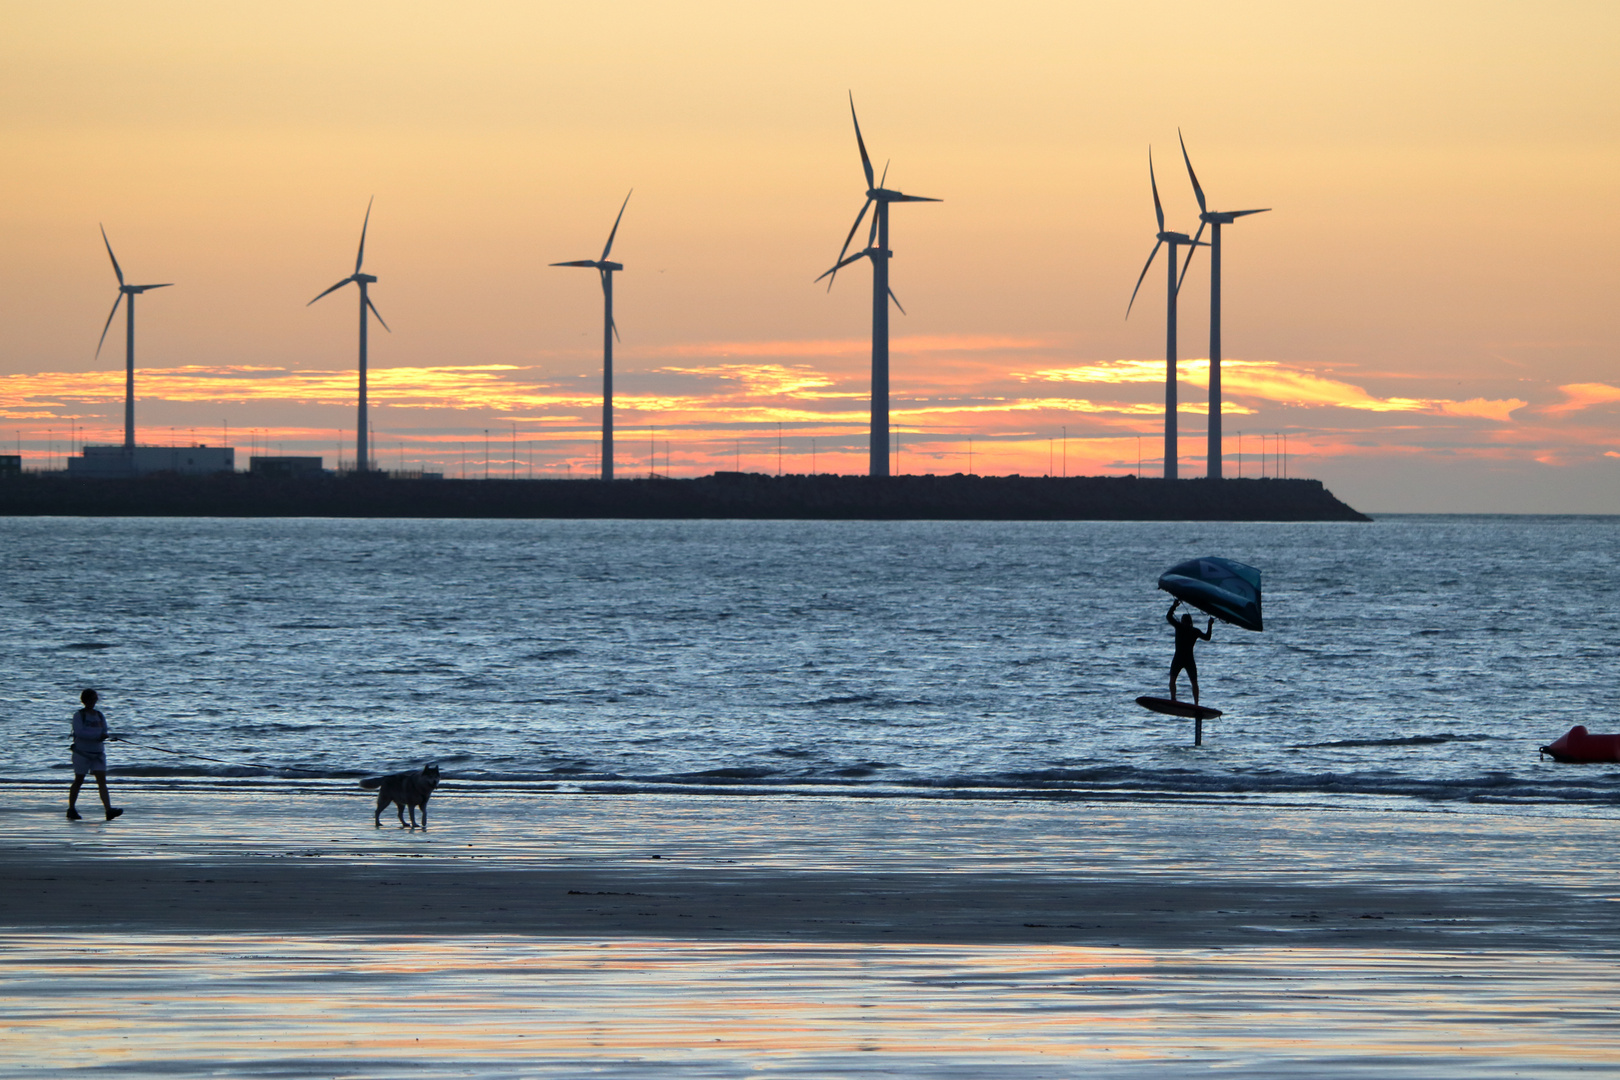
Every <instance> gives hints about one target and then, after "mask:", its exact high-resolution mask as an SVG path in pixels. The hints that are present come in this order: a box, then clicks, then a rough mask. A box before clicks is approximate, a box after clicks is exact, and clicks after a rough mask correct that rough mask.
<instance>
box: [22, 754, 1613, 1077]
mask: <svg viewBox="0 0 1620 1080" xmlns="http://www.w3.org/2000/svg"><path fill="white" fill-rule="evenodd" d="M10 795H11V798H10V799H9V800H8V801H9V802H10V803H11V804H12V805H11V807H10V809H9V810H8V812H6V813H5V814H4V815H3V820H4V840H3V841H0V860H3V863H4V874H5V880H6V883H7V884H6V888H5V890H4V892H3V894H0V933H3V934H4V937H5V941H6V956H7V961H6V966H5V969H4V970H5V976H4V985H3V987H0V1013H3V1014H4V1015H6V1016H8V1017H10V1018H11V1019H9V1020H7V1021H5V1022H4V1026H5V1041H6V1042H7V1044H8V1045H10V1046H12V1047H15V1048H20V1056H19V1057H18V1058H17V1059H16V1060H19V1061H26V1062H28V1063H29V1064H30V1066H31V1067H38V1068H43V1069H47V1070H49V1069H57V1068H67V1067H69V1066H70V1065H86V1064H96V1065H99V1066H102V1067H104V1068H106V1069H108V1070H110V1071H112V1072H114V1073H118V1072H121V1071H127V1072H130V1073H134V1072H143V1071H144V1072H147V1073H150V1072H153V1071H157V1072H163V1073H165V1074H170V1075H185V1074H188V1073H192V1072H204V1071H211V1070H215V1069H217V1068H220V1067H226V1068H227V1069H228V1071H230V1072H231V1073H232V1074H234V1075H270V1074H277V1075H287V1074H289V1073H290V1074H292V1075H311V1076H314V1075H332V1074H334V1073H342V1074H344V1075H382V1074H393V1075H398V1074H401V1073H410V1074H421V1075H468V1074H470V1075H479V1076H485V1075H488V1076H496V1075H537V1074H538V1075H575V1074H577V1073H578V1072H581V1071H591V1072H594V1073H602V1074H606V1075H626V1076H641V1075H648V1076H651V1075H734V1074H737V1075H740V1074H742V1073H745V1072H749V1071H751V1070H753V1069H756V1068H764V1069H768V1070H770V1071H780V1072H783V1073H785V1074H788V1075H795V1074H803V1075H868V1074H880V1073H883V1072H899V1073H904V1074H907V1075H973V1074H975V1073H976V1072H978V1071H980V1070H983V1069H986V1068H992V1067H993V1068H995V1069H997V1070H998V1071H1000V1072H1001V1073H1002V1074H1004V1075H1073V1074H1075V1073H1076V1072H1078V1071H1082V1070H1083V1071H1085V1072H1086V1073H1087V1074H1088V1075H1094V1074H1096V1072H1097V1070H1099V1069H1102V1070H1104V1071H1107V1070H1109V1069H1113V1068H1119V1069H1122V1070H1129V1069H1131V1068H1140V1067H1142V1066H1144V1065H1147V1064H1148V1063H1152V1066H1151V1068H1152V1071H1153V1073H1154V1074H1155V1075H1179V1074H1180V1071H1187V1072H1196V1071H1203V1070H1207V1069H1208V1068H1210V1067H1214V1066H1217V1065H1224V1066H1227V1067H1240V1068H1241V1069H1242V1071H1243V1074H1244V1075H1264V1074H1269V1073H1277V1074H1286V1075H1331V1074H1356V1073H1361V1072H1366V1073H1367V1074H1368V1075H1372V1074H1381V1075H1425V1076H1436V1075H1458V1076H1463V1075H1469V1076H1478V1075H1485V1074H1490V1073H1494V1072H1503V1073H1505V1074H1513V1073H1515V1072H1516V1071H1517V1072H1519V1073H1522V1074H1525V1075H1552V1074H1559V1073H1562V1072H1565V1071H1569V1072H1577V1073H1580V1074H1582V1075H1602V1074H1606V1073H1607V1074H1611V1075H1612V1074H1614V1072H1613V1070H1614V1069H1615V1066H1614V1064H1613V1062H1614V1061H1616V1060H1620V1036H1616V1035H1615V1034H1614V1033H1615V1031H1616V1030H1620V1025H1617V1024H1616V1021H1617V1020H1620V1016H1617V1015H1616V1010H1615V1009H1614V1008H1613V1007H1612V1004H1611V1003H1612V1002H1613V1001H1614V1000H1615V997H1616V992H1617V991H1620V968H1617V966H1616V964H1615V961H1616V960H1617V959H1620V902H1617V901H1620V875H1616V873H1615V871H1614V868H1613V862H1612V858H1611V856H1610V854H1609V844H1608V841H1607V839H1606V837H1607V836H1609V835H1612V827H1613V824H1614V822H1613V818H1612V815H1608V814H1592V815H1589V816H1588V817H1585V818H1582V817H1574V816H1570V815H1555V814H1552V813H1550V812H1547V811H1545V810H1514V809H1511V808H1509V809H1503V808H1490V809H1481V808H1469V807H1460V808H1459V807H1450V808H1441V807H1431V808H1415V807H1411V806H1407V807H1406V808H1405V809H1394V808H1392V807H1390V806H1378V805H1367V806H1363V807H1360V808H1354V807H1352V808H1346V807H1344V806H1336V807H1330V806H1313V805H1309V804H1298V805H1280V804H1268V805H1233V804H1225V805H1221V804H1214V803H1205V804H1184V803H1176V804H1162V805H1144V804H1124V805H1106V804H1095V803H1054V804H1046V805H1029V804H1018V805H1004V804H996V803H993V802H983V803H976V802H970V801H963V800H939V801H932V800H925V799H843V798H815V799H803V798H798V799H795V798H779V799H778V798H768V797H750V798H735V797H731V798H728V797H723V796H718V797H692V796H645V797H617V796H610V797H600V796H582V795H561V794H556V793H537V792H524V791H493V792H480V793H474V792H471V791H467V790H465V789H464V790H461V791H458V790H456V789H455V788H454V787H453V786H450V787H447V789H446V790H444V791H443V792H442V795H441V797H440V798H437V799H435V801H434V804H433V805H434V823H433V827H432V829H431V830H429V831H428V832H426V833H424V832H422V831H420V830H419V831H416V832H414V833H413V832H411V831H408V830H400V829H398V828H397V827H396V826H395V825H394V824H393V822H392V819H391V818H390V819H388V820H389V826H388V827H385V828H383V829H381V830H377V829H374V828H373V827H372V825H371V820H370V807H369V799H367V798H365V797H364V795H363V793H358V792H354V791H350V790H348V789H343V788H337V787H331V788H322V787H319V786H306V787H297V786H286V785H280V786H278V785H273V784H266V785H262V786H261V787H258V788H237V789H235V790H232V789H230V788H204V787H197V788H192V789H185V788H169V789H161V788H157V787H151V788H146V787H142V786H139V785H133V786H128V787H126V788H125V789H124V790H123V791H121V792H120V796H121V797H122V800H123V802H124V804H125V805H126V806H128V807H129V808H130V813H129V814H128V815H126V817H125V818H124V819H120V820H119V821H117V822H112V823H103V822H95V821H86V822H83V823H77V824H69V823H67V822H64V821H62V820H61V819H60V808H59V806H58V803H59V802H60V793H59V792H56V791H54V790H53V789H50V788H46V787H38V788H35V787H28V786H18V787H16V788H12V789H10ZM1370 833H1376V834H1378V835H1380V836H1381V840H1379V841H1370V840H1369V834H1370ZM1013 835H1016V836H1018V837H1020V838H1021V841H1020V843H1019V845H1018V849H1017V850H1009V847H1008V843H1007V841H1008V839H1009V837H1011V836H1013ZM67 1035H72V1036H73V1038H64V1036H67ZM717 1040H718V1042H717ZM66 1046H71V1047H72V1050H71V1052H69V1051H68V1050H67V1049H65V1047H66ZM1133 1063H1134V1064H1133Z"/></svg>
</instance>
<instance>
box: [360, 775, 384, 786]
mask: <svg viewBox="0 0 1620 1080" xmlns="http://www.w3.org/2000/svg"><path fill="white" fill-rule="evenodd" d="M382 784H383V778H382V777H380V776H368V777H366V778H365V779H364V780H362V781H360V786H361V787H363V788H380V787H382Z"/></svg>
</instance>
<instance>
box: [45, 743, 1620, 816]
mask: <svg viewBox="0 0 1620 1080" xmlns="http://www.w3.org/2000/svg"><path fill="white" fill-rule="evenodd" d="M458 758H461V759H462V760H465V759H464V758H463V757H462V756H461V755H456V756H453V757H447V758H442V759H439V762H440V764H441V766H444V765H446V764H450V765H452V766H453V765H454V764H456V763H457V759H458ZM64 767H65V766H64ZM398 767H399V768H401V769H405V768H414V767H415V766H414V765H412V764H411V763H403V764H400V765H399V766H398ZM386 771H390V770H388V769H373V770H356V769H353V768H331V769H323V768H319V767H317V768H305V767H297V768H295V767H292V766H277V765H275V764H272V763H268V762H266V763H234V764H206V763H196V764H173V765H170V764H156V765H134V766H128V767H123V768H120V769H118V770H117V772H118V775H119V776H120V777H123V778H128V779H135V780H138V779H150V780H169V779H185V778H194V779H199V780H204V779H233V778H243V779H245V778H277V779H283V780H298V781H319V780H330V781H347V780H354V779H358V778H361V777H365V776H374V775H377V774H378V773H379V772H386ZM879 774H882V775H879ZM874 777H876V778H875V779H874ZM444 779H445V782H446V783H461V784H469V785H474V786H478V785H517V786H533V787H539V788H545V789H557V788H564V789H568V790H575V791H580V792H585V793H593V794H603V795H612V794H648V793H664V794H680V793H710V794H713V793H718V792H724V793H726V794H732V795H781V794H789V793H791V794H798V795H859V796H866V797H924V798H930V799H951V798H961V799H984V798H1001V799H1032V800H1050V799H1105V800H1111V801H1118V800H1126V801H1129V800H1141V801H1163V800H1166V799H1172V800H1173V799H1187V798H1194V799H1211V800H1217V801H1218V800H1221V799H1240V800H1243V801H1253V800H1256V799H1259V800H1264V799H1267V798H1287V799H1291V800H1297V799H1299V798H1313V797H1314V798H1325V799H1334V798H1343V797H1382V798H1389V797H1397V798H1405V799H1411V800H1414V801H1418V802H1424V803H1468V802H1473V803H1500V804H1518V805H1538V804H1539V805H1603V806H1612V805H1614V804H1615V802H1616V800H1617V799H1620V769H1615V768H1608V767H1605V768H1602V770H1601V771H1589V770H1580V771H1575V772H1571V773H1570V774H1567V775H1555V776H1526V775H1520V774H1515V773H1510V772H1506V771H1491V772H1482V773H1471V774H1468V775H1463V776H1457V777H1452V778H1447V779H1417V778H1413V777H1411V776H1407V775H1402V774H1399V773H1396V772H1394V771H1392V770H1372V771H1369V770H1362V771H1342V772H1340V771H1331V770H1323V771H1315V772H1313V771H1292V770H1286V769H1270V768H1267V769H1253V770H1229V771H1220V772H1212V771H1209V770H1197V769H1181V768H1162V767H1161V768H1141V767H1136V766H1130V765H1103V764H1099V765H1095V766H1083V767H1053V768H1048V769H1033V770H1015V771H1008V772H997V773H984V774H956V775H939V776H926V775H916V774H910V775H907V774H905V773H903V772H901V768H900V766H897V765H894V764H892V763H887V762H882V761H867V762H856V763H852V764H845V765H838V766H827V767H824V768H813V769H807V770H804V771H799V772H791V773H790V772H785V771H782V770H780V769H772V768H767V767H751V766H722V767H716V768H713V769H703V770H694V771H683V772H671V773H646V774H635V773H622V772H616V771H613V770H610V769H603V768H600V767H592V766H590V765H589V764H588V763H580V764H576V765H559V766H557V767H554V768H550V769H545V770H539V771H536V770H532V769H511V768H498V767H497V768H490V767H484V768H479V767H476V766H469V767H463V768H446V769H445V770H444Z"/></svg>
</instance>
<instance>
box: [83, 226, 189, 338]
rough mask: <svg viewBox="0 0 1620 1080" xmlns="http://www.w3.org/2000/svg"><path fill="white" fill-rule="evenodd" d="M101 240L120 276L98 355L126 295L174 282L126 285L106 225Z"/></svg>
mask: <svg viewBox="0 0 1620 1080" xmlns="http://www.w3.org/2000/svg"><path fill="white" fill-rule="evenodd" d="M101 242H102V243H103V244H105V245H106V247H107V258H109V259H111V260H112V268H113V273H114V274H115V275H117V277H118V295H117V296H116V297H114V298H113V306H112V310H111V311H109V312H108V313H107V321H106V322H105V323H104V324H102V327H101V340H100V341H98V342H96V355H97V356H100V355H101V347H102V346H103V345H105V344H106V343H107V331H108V330H109V329H111V327H112V321H113V316H115V315H117V314H118V305H119V304H121V303H123V302H124V297H126V296H129V297H135V296H139V295H140V294H141V293H143V292H145V291H146V290H148V289H167V288H169V287H170V286H171V285H173V284H174V282H172V281H165V282H163V283H162V284H161V285H126V284H125V283H124V268H123V267H122V266H119V265H118V256H116V255H114V254H113V249H112V241H111V240H108V239H107V229H106V227H105V226H102V227H101ZM134 303H135V301H134V300H130V304H131V305H133V304H134ZM128 310H129V311H131V312H133V311H134V310H135V308H134V307H133V306H131V307H130V308H129V309H128ZM132 317H133V316H132Z"/></svg>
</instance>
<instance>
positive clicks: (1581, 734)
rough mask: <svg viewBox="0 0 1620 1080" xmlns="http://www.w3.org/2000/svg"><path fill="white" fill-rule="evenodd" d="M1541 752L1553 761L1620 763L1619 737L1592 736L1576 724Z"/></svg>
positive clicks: (1582, 726)
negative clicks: (1550, 756)
mask: <svg viewBox="0 0 1620 1080" xmlns="http://www.w3.org/2000/svg"><path fill="white" fill-rule="evenodd" d="M1541 752H1542V753H1543V754H1550V755H1552V759H1553V760H1554V761H1571V762H1589V761H1620V735H1593V734H1592V733H1591V732H1589V731H1587V730H1586V725H1584V724H1576V725H1575V726H1574V727H1572V728H1570V729H1569V730H1568V731H1567V732H1565V733H1564V734H1563V735H1561V736H1559V738H1558V740H1557V741H1556V742H1553V743H1550V744H1548V745H1546V746H1543V747H1542V748H1541Z"/></svg>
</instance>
